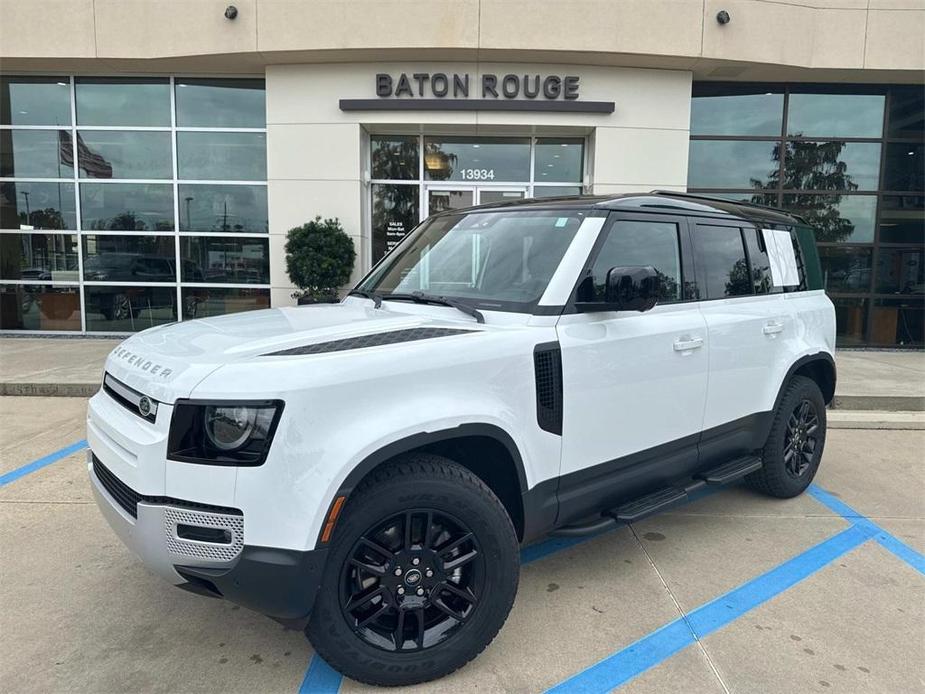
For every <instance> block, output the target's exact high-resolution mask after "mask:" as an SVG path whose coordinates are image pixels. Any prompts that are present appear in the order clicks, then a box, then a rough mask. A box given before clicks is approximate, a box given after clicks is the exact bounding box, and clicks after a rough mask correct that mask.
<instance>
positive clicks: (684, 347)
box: [674, 337, 703, 352]
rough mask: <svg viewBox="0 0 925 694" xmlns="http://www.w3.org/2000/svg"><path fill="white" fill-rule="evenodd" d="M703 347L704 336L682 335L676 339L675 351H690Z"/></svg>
mask: <svg viewBox="0 0 925 694" xmlns="http://www.w3.org/2000/svg"><path fill="white" fill-rule="evenodd" d="M701 347H703V338H702V337H681V338H678V339H677V340H675V341H674V351H675V352H689V351H690V350H692V349H700V348H701Z"/></svg>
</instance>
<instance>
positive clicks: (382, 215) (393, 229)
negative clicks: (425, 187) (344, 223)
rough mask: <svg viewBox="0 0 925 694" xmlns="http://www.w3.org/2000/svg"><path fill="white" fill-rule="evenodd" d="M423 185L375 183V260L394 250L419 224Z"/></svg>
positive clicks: (373, 240)
mask: <svg viewBox="0 0 925 694" xmlns="http://www.w3.org/2000/svg"><path fill="white" fill-rule="evenodd" d="M419 195H420V186H418V185H417V184H389V183H374V184H373V185H372V200H373V202H372V242H373V243H372V245H373V262H375V261H377V260H378V259H379V258H381V257H382V256H384V255H385V254H386V253H388V252H389V251H391V250H392V249H393V248H394V247H395V246H396V245H398V243H399V241H401V240H402V239H403V238H405V234H407V233H408V232H409V231H411V230H412V229H413V228H414V227H415V226H417V223H418V204H419V203H418V201H419Z"/></svg>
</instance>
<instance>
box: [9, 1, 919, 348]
mask: <svg viewBox="0 0 925 694" xmlns="http://www.w3.org/2000/svg"><path fill="white" fill-rule="evenodd" d="M229 2H233V3H234V6H230V5H229ZM923 69H925V0H800V1H799V2H797V1H796V0H794V1H793V2H791V1H790V0H774V1H765V0H727V1H724V2H715V1H714V0H619V1H615V0H303V1H299V2H296V1H287V0H221V1H213V0H196V1H195V2H184V1H182V0H160V1H154V0H0V330H2V331H3V332H5V333H6V332H14V333H56V334H67V333H76V334H80V333H93V334H99V333H127V332H133V331H137V330H142V329H144V328H147V327H151V326H153V325H159V324H163V323H168V322H171V321H174V320H184V319H189V318H191V317H204V316H213V315H218V314H222V313H229V312H236V311H245V310H252V309H258V308H265V307H269V306H274V307H276V306H286V305H291V304H294V303H295V300H294V299H293V297H292V295H293V292H294V288H293V286H292V285H291V282H290V280H289V278H288V276H287V274H286V264H285V249H284V246H285V239H286V232H287V230H289V229H290V228H292V227H294V226H298V225H301V224H304V223H305V222H307V221H309V220H312V219H314V218H315V217H316V216H321V217H324V218H334V217H336V218H338V219H339V220H340V222H341V224H342V225H343V227H344V229H345V231H346V232H347V233H348V234H349V235H350V236H351V238H352V239H353V241H354V244H355V247H356V251H357V261H356V266H355V268H354V277H355V278H358V277H360V276H362V275H363V274H364V273H365V272H366V271H367V270H368V269H369V268H370V267H371V266H372V265H373V264H375V263H376V262H377V261H378V260H379V259H380V258H381V257H382V256H383V255H384V254H385V253H386V252H388V250H389V249H390V248H392V247H393V246H394V245H395V244H396V243H397V242H399V241H400V240H401V238H402V237H403V236H404V235H405V234H406V233H407V232H408V231H409V230H410V229H411V228H412V227H413V226H414V225H416V224H417V223H418V222H419V221H420V220H423V219H424V218H426V217H427V216H428V215H430V214H433V213H435V212H438V211H441V210H447V209H455V208H461V207H467V206H470V205H474V204H480V203H487V202H494V201H503V200H516V199H520V198H530V197H536V198H539V197H544V196H559V195H573V194H595V195H601V194H603V195H610V194H613V195H618V194H623V193H630V192H642V191H650V190H655V189H662V190H671V191H688V192H690V193H697V194H703V195H710V196H714V197H720V198H726V199H734V200H745V201H750V202H756V203H760V204H765V205H773V206H779V207H783V208H786V209H788V210H791V211H793V212H795V213H797V214H800V215H802V216H803V217H804V218H805V219H806V220H807V221H809V222H810V223H811V224H812V225H813V226H814V227H815V229H816V234H817V242H818V245H819V252H820V257H821V259H822V263H823V271H824V275H825V281H826V289H827V291H828V293H829V294H830V296H831V297H832V300H833V301H834V303H835V306H836V311H837V323H838V340H839V344H840V345H841V346H882V347H886V346H901V347H922V345H923V342H925V258H923V256H925V210H923V204H925V142H923V132H925V130H923V128H925V86H923V74H925V73H923Z"/></svg>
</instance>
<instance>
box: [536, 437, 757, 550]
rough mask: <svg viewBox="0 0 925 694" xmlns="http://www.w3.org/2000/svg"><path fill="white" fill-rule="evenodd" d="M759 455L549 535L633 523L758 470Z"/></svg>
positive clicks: (572, 534) (585, 532) (569, 534)
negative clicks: (694, 494) (704, 489)
mask: <svg viewBox="0 0 925 694" xmlns="http://www.w3.org/2000/svg"><path fill="white" fill-rule="evenodd" d="M762 464H763V463H762V461H761V458H759V457H757V456H753V455H749V456H744V457H742V458H736V459H735V460H730V461H729V462H728V463H723V464H722V465H718V466H717V467H714V468H711V469H709V470H705V471H704V472H700V473H698V474H697V475H695V476H694V478H693V479H692V480H690V481H689V482H688V483H687V484H684V485H683V486H670V487H665V488H664V489H659V490H657V491H654V492H652V493H651V494H646V495H645V496H643V497H640V498H638V499H634V500H633V501H629V502H627V503H625V504H623V505H622V506H618V507H617V508H615V509H609V510H607V511H604V512H603V513H602V514H601V515H602V518H599V519H595V520H593V521H591V522H590V523H587V524H583V525H572V526H566V527H563V528H559V529H557V530H555V531H553V533H552V534H553V535H558V536H564V537H577V536H580V535H590V534H593V533H598V532H602V531H604V530H607V529H609V528H611V527H613V526H615V525H617V524H619V523H636V522H637V521H640V520H642V519H643V518H647V517H648V516H651V515H654V514H656V513H659V512H661V511H664V510H666V509H669V508H672V507H674V506H678V505H679V504H683V503H685V502H687V501H689V500H690V495H691V494H693V493H694V492H697V491H700V490H701V489H703V488H704V487H706V486H708V485H709V486H719V485H726V484H730V483H732V482H735V481H737V480H740V479H742V478H743V477H745V476H746V475H748V474H751V473H752V472H755V471H756V470H760V469H761V466H762Z"/></svg>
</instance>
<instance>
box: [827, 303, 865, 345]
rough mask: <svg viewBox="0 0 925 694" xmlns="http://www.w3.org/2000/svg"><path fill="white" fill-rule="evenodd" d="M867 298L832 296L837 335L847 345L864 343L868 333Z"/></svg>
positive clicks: (842, 343) (839, 340) (841, 342)
mask: <svg viewBox="0 0 925 694" xmlns="http://www.w3.org/2000/svg"><path fill="white" fill-rule="evenodd" d="M867 302H868V300H867V299H859V298H854V297H851V298H849V297H832V303H833V304H835V335H836V337H837V338H838V343H839V344H841V345H844V346H847V347H858V346H860V345H863V344H864V336H865V335H866V334H867Z"/></svg>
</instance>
